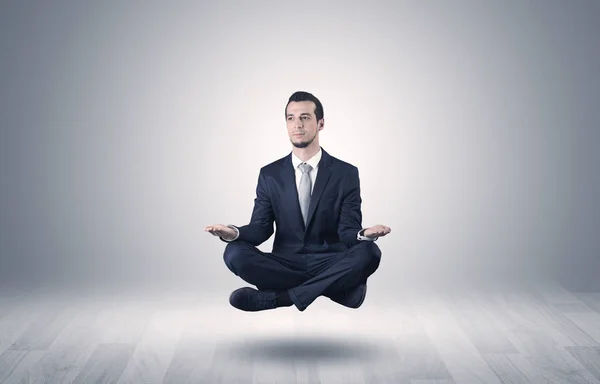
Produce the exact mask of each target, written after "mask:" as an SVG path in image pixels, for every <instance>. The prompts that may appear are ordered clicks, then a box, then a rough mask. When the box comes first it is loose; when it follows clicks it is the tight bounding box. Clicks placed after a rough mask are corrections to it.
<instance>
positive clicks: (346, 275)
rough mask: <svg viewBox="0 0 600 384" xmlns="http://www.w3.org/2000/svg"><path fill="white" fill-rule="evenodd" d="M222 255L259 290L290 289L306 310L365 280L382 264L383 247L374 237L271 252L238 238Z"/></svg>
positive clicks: (297, 301)
mask: <svg viewBox="0 0 600 384" xmlns="http://www.w3.org/2000/svg"><path fill="white" fill-rule="evenodd" d="M223 258H224V261H225V264H226V265H227V267H228V268H229V270H231V271H232V272H233V273H234V274H236V275H237V276H239V277H240V278H242V279H243V280H244V281H246V282H247V283H249V284H251V285H254V286H256V287H257V288H258V289H259V290H270V291H286V290H287V292H288V293H289V295H290V298H291V300H292V302H293V303H294V305H295V306H296V307H297V308H298V309H299V310H300V311H304V310H305V309H306V308H307V307H308V306H309V305H310V304H311V303H312V302H313V301H315V300H316V299H317V298H318V297H319V296H327V297H330V296H332V295H336V294H341V293H343V292H345V291H349V290H351V289H353V288H355V287H357V286H358V285H360V284H366V282H367V278H368V277H369V276H371V275H372V274H373V273H374V272H375V271H376V270H377V268H378V267H379V263H380V260H381V250H380V249H379V247H378V246H377V244H375V243H374V242H373V241H361V242H359V243H358V244H357V245H355V246H353V247H352V248H350V249H348V250H346V251H343V252H332V253H317V254H302V253H293V254H283V253H276V252H272V253H268V252H262V251H261V250H259V249H258V248H257V247H255V246H254V245H252V244H250V243H247V242H244V241H239V240H235V241H232V242H231V243H229V244H227V246H226V247H225V252H224V254H223Z"/></svg>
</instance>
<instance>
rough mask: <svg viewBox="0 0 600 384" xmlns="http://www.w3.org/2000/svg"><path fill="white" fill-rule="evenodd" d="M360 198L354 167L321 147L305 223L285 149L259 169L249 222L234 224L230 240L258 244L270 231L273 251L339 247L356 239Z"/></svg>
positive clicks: (317, 250) (319, 249) (318, 251)
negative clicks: (235, 230) (280, 154)
mask: <svg viewBox="0 0 600 384" xmlns="http://www.w3.org/2000/svg"><path fill="white" fill-rule="evenodd" d="M321 149H322V148H321ZM361 203H362V200H361V196H360V180H359V174H358V168H357V167H355V166H354V165H352V164H349V163H346V162H344V161H342V160H339V159H337V158H335V157H333V156H331V155H330V154H329V153H327V152H326V151H325V150H323V149H322V156H321V160H320V161H319V172H318V173H317V178H316V180H315V185H314V189H313V192H312V195H311V202H310V206H309V210H308V216H307V224H306V226H305V225H304V220H303V219H302V213H301V211H300V203H299V201H298V191H297V187H296V180H295V171H294V168H293V165H292V153H290V154H289V155H287V156H285V157H283V158H281V159H279V160H276V161H274V162H272V163H270V164H268V165H265V166H264V167H262V168H261V169H260V172H259V176H258V185H257V187H256V198H255V200H254V209H253V211H252V217H251V219H250V223H249V224H247V225H244V226H236V228H237V229H238V231H239V235H238V238H237V239H236V240H241V241H246V242H248V243H250V244H252V245H255V246H259V245H260V244H262V243H263V242H265V241H266V240H268V239H269V238H270V237H271V235H273V233H275V241H274V243H273V252H277V253H326V252H341V251H344V250H346V249H348V248H350V247H352V246H354V245H356V244H358V243H359V241H360V240H358V238H357V234H358V232H359V231H360V230H361V229H362V212H361ZM274 223H275V228H276V229H274V228H273V224H274Z"/></svg>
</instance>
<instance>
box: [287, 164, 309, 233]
mask: <svg viewBox="0 0 600 384" xmlns="http://www.w3.org/2000/svg"><path fill="white" fill-rule="evenodd" d="M281 165H282V168H281V179H282V180H283V188H284V190H283V196H282V197H283V198H282V199H281V201H282V202H283V204H286V205H288V207H289V210H290V213H291V214H292V216H293V217H294V218H295V219H293V220H296V221H297V224H298V225H299V226H300V227H301V228H304V221H303V220H302V211H301V210H300V201H298V187H297V186H296V173H295V170H294V166H293V164H292V154H291V153H290V154H289V155H288V156H287V157H285V158H284V159H283V161H282V163H281Z"/></svg>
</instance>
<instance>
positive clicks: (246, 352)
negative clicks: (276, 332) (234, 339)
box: [228, 336, 392, 362]
mask: <svg viewBox="0 0 600 384" xmlns="http://www.w3.org/2000/svg"><path fill="white" fill-rule="evenodd" d="M228 349H229V350H230V352H233V353H234V355H235V357H236V358H237V359H240V360H256V359H259V360H267V361H317V360H318V361H319V362H324V361H329V362H333V361H345V360H354V359H359V360H361V361H363V362H366V361H369V360H375V359H380V358H381V357H382V356H389V355H390V353H392V352H391V350H392V347H390V346H389V345H377V344H375V343H374V342H367V341H354V340H348V339H342V338H333V337H330V338H324V337H309V338H303V337H301V336H297V337H295V338H278V339H264V340H261V339H258V340H249V341H245V342H238V343H235V344H234V345H231V346H229V348H228Z"/></svg>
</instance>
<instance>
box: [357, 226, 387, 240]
mask: <svg viewBox="0 0 600 384" xmlns="http://www.w3.org/2000/svg"><path fill="white" fill-rule="evenodd" d="M391 231H392V229H391V228H390V227H388V226H385V225H381V224H379V225H374V226H372V227H370V228H367V229H365V232H364V235H365V236H366V237H370V238H372V239H374V238H376V237H383V236H385V235H387V234H388V233H390V232H391Z"/></svg>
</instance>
